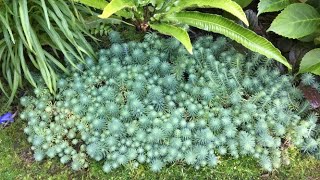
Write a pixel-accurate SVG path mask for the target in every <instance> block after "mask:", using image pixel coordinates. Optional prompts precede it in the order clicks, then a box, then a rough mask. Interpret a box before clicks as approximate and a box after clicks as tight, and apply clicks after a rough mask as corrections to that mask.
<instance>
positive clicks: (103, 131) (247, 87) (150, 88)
mask: <svg viewBox="0 0 320 180" xmlns="http://www.w3.org/2000/svg"><path fill="white" fill-rule="evenodd" d="M110 39H111V41H112V42H113V44H112V46H111V47H110V49H102V50H100V51H99V52H98V55H99V61H98V62H97V63H96V62H94V60H93V59H90V58H87V59H86V65H83V64H80V65H78V67H77V68H70V69H73V74H72V76H66V77H62V78H61V80H60V81H59V82H58V84H57V87H58V89H59V92H58V94H57V95H56V96H54V97H52V96H51V95H50V93H49V90H48V89H46V88H45V86H43V87H38V88H36V89H35V90H34V94H35V96H27V97H23V98H22V99H21V104H22V105H23V106H25V110H24V112H22V113H21V118H22V119H25V120H27V122H28V125H27V127H26V128H25V130H24V131H25V133H26V134H27V135H28V141H29V142H30V143H32V149H33V150H34V158H35V160H37V161H41V160H43V159H44V158H46V157H47V158H54V157H59V158H60V161H61V163H69V162H70V163H71V167H72V169H74V170H79V169H81V168H86V167H87V166H88V159H89V157H90V158H92V159H95V160H97V161H104V165H103V170H104V171H105V172H110V171H112V170H113V169H115V168H117V167H119V166H121V165H124V164H127V163H129V162H130V163H132V164H133V165H134V166H138V164H140V163H147V164H149V165H150V168H151V170H152V171H155V172H158V171H160V170H161V168H163V167H164V166H165V165H166V164H168V163H172V162H176V161H183V162H185V163H186V164H189V165H192V166H194V167H195V168H200V167H202V166H216V165H217V164H218V163H219V157H220V156H232V157H233V158H238V157H239V156H253V157H255V158H256V159H257V160H258V161H259V162H260V164H261V166H262V168H264V169H266V170H268V171H271V170H272V169H274V168H278V167H279V166H280V165H281V163H282V161H283V154H282V151H281V150H282V149H283V144H284V142H290V143H291V144H294V145H295V146H297V147H300V148H303V149H304V150H307V151H318V142H317V141H316V140H314V139H312V138H311V135H312V133H313V130H314V128H315V126H316V124H315V123H316V120H317V118H316V116H315V114H308V112H307V111H308V109H309V104H308V103H306V102H304V101H303V100H302V98H303V95H302V93H301V92H300V91H299V90H298V89H297V88H295V87H293V85H292V80H293V77H291V76H287V75H281V74H280V72H279V71H278V70H277V68H275V67H274V66H273V65H272V63H273V61H272V60H269V59H266V58H264V57H263V56H261V55H259V54H254V53H252V54H249V55H248V56H244V55H242V54H240V53H238V52H237V51H236V50H235V49H234V48H233V47H231V46H230V44H229V43H228V41H227V39H225V38H218V39H217V40H215V41H214V40H213V39H212V37H201V38H199V39H198V40H197V41H196V42H195V43H194V51H193V55H189V54H188V52H187V51H186V50H185V48H184V47H183V46H181V45H180V43H179V42H178V41H177V40H175V39H161V38H159V37H157V35H155V34H148V35H146V37H145V40H144V41H143V42H141V43H140V42H128V43H121V38H120V36H119V35H118V34H117V33H115V32H113V33H111V34H110ZM79 69H80V70H81V72H80V71H79Z"/></svg>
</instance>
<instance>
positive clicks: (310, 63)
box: [299, 48, 320, 75]
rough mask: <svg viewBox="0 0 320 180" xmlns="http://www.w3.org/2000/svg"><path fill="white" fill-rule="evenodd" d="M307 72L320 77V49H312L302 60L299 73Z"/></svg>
mask: <svg viewBox="0 0 320 180" xmlns="http://www.w3.org/2000/svg"><path fill="white" fill-rule="evenodd" d="M305 72H311V73H314V74H317V75H320V48H317V49H312V50H311V51H309V52H308V53H307V54H306V55H304V57H303V58H302V60H301V63H300V70H299V73H305Z"/></svg>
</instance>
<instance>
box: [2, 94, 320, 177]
mask: <svg viewBox="0 0 320 180" xmlns="http://www.w3.org/2000/svg"><path fill="white" fill-rule="evenodd" d="M0 102H1V100H0ZM0 110H1V111H0V114H3V113H4V112H6V111H7V110H8V109H6V108H2V109H0ZM24 126H25V122H22V121H21V120H20V119H16V121H15V122H14V123H13V124H11V125H10V126H9V127H6V128H4V129H1V130H0V157H1V158H0V174H1V179H134V180H135V179H137V180H138V179H317V178H319V177H320V161H319V160H316V159H315V158H313V157H310V156H303V155H301V154H300V153H299V152H298V151H297V150H296V149H294V148H291V149H290V150H289V153H290V161H291V163H290V165H288V166H282V167H281V168H280V169H279V170H276V171H273V172H272V173H270V174H266V173H264V172H263V171H262V170H261V169H260V168H259V166H258V165H257V162H256V161H255V160H254V159H252V158H249V157H243V158H239V159H231V158H228V157H224V160H223V161H221V164H219V165H218V166H217V167H216V168H208V167H206V168H200V169H199V170H195V169H194V168H193V167H189V166H186V165H185V164H182V163H180V162H176V163H174V164H172V165H170V166H168V167H166V168H164V169H163V170H162V171H161V172H160V173H153V172H152V171H150V169H149V167H148V166H145V165H140V166H139V167H138V168H133V166H132V165H131V164H128V165H126V166H123V167H121V168H118V169H116V170H114V171H112V172H111V173H109V174H105V173H104V172H103V171H102V169H101V166H102V164H103V163H102V162H95V161H92V162H90V168H89V169H86V170H82V171H77V172H75V171H72V170H70V168H69V167H65V166H66V165H61V163H60V162H58V160H57V159H53V160H46V161H44V162H40V163H39V162H35V161H34V160H33V155H32V151H31V149H30V145H29V144H28V142H27V140H26V139H27V138H26V136H25V135H24V133H23V128H24ZM67 166H68V165H67Z"/></svg>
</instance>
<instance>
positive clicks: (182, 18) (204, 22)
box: [74, 0, 291, 69]
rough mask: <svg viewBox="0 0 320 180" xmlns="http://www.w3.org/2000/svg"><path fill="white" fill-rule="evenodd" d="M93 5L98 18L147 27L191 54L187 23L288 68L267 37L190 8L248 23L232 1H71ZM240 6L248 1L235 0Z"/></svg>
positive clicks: (288, 65) (229, 21) (285, 61)
mask: <svg viewBox="0 0 320 180" xmlns="http://www.w3.org/2000/svg"><path fill="white" fill-rule="evenodd" d="M74 1H75V2H81V3H83V4H86V5H89V6H91V7H94V8H98V9H103V13H102V14H101V15H99V17H100V18H103V19H106V18H110V17H111V16H112V15H114V16H119V17H122V18H124V19H126V20H128V21H132V23H133V24H135V25H136V27H137V28H138V29H140V30H143V31H147V30H148V29H149V28H151V29H153V30H156V31H159V32H160V33H162V34H166V35H170V36H173V37H175V38H176V39H177V40H179V41H180V42H181V43H182V44H183V45H184V46H185V48H186V49H187V50H188V51H189V53H191V54H192V52H193V50H192V45H191V41H190V38H189V35H188V33H187V29H186V28H185V27H186V26H193V27H196V28H199V29H202V30H205V31H211V32H214V33H220V34H223V35H225V36H227V37H229V38H231V39H233V40H235V41H237V42H238V43H241V44H242V45H243V46H245V47H247V48H249V49H250V50H252V51H255V52H258V53H261V54H263V55H265V56H267V57H268V58H273V59H275V60H277V61H279V62H280V63H282V64H284V65H285V66H287V67H288V68H289V69H291V66H290V64H289V63H288V62H287V60H286V59H285V58H284V57H283V56H282V55H281V52H280V51H279V50H278V49H276V48H275V47H274V46H273V45H272V44H271V43H270V42H269V41H268V40H266V39H265V38H263V37H261V36H258V35H257V34H255V33H254V32H252V31H250V30H249V29H246V28H244V27H242V26H240V25H238V24H236V23H235V22H233V21H231V20H229V19H227V18H224V17H222V16H220V15H217V14H209V13H201V12H198V11H194V10H190V8H218V9H222V10H224V11H226V12H228V13H230V14H232V15H234V16H235V17H237V18H238V19H240V20H241V21H243V22H244V23H245V24H247V25H248V20H247V18H246V15H245V13H244V12H243V10H242V8H241V6H240V5H238V4H237V3H236V2H234V1H232V0H197V1H191V0H179V1H172V0H111V1H110V2H107V1H104V0H92V1H88V0H74ZM238 3H240V4H241V5H247V4H248V3H249V2H244V1H243V2H242V1H238Z"/></svg>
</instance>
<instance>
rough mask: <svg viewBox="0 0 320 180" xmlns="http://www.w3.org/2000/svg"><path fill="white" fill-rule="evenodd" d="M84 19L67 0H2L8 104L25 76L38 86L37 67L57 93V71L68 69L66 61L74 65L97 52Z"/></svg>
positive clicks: (0, 29)
mask: <svg viewBox="0 0 320 180" xmlns="http://www.w3.org/2000/svg"><path fill="white" fill-rule="evenodd" d="M81 19H82V18H81V15H80V13H79V12H78V11H77V10H76V7H75V6H74V5H73V4H72V3H69V2H67V1H64V0H47V1H44V0H15V1H8V0H4V1H0V65H1V70H0V72H1V73H0V74H1V75H0V90H2V92H3V93H4V94H5V95H6V96H7V97H8V98H9V100H8V103H9V104H10V103H11V102H12V100H13V98H14V96H15V93H16V91H17V89H18V88H19V87H22V86H23V80H24V79H26V80H27V81H28V82H29V83H30V84H31V85H32V86H34V87H37V83H36V82H35V77H34V75H33V73H32V72H33V71H34V70H36V71H38V72H40V74H41V76H42V78H43V80H44V82H45V84H46V85H47V87H48V89H49V91H50V92H51V93H54V92H55V91H56V81H57V70H61V71H64V72H66V73H67V72H68V70H67V69H66V67H65V64H64V62H65V61H67V62H69V63H71V64H75V63H78V62H79V61H82V59H83V58H84V55H89V56H92V55H93V54H94V52H93V50H92V48H91V46H90V44H89V43H88V42H87V41H86V39H85V37H84V35H83V33H86V30H85V28H84V26H83V24H82V23H81ZM61 53H62V54H63V55H64V57H65V58H64V60H60V58H61ZM6 86H7V87H8V88H7V87H6Z"/></svg>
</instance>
